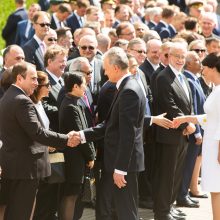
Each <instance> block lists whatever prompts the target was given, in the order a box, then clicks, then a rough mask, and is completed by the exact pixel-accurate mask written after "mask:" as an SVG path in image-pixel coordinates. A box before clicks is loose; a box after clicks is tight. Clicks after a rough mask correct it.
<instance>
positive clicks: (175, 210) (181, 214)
mask: <svg viewBox="0 0 220 220" xmlns="http://www.w3.org/2000/svg"><path fill="white" fill-rule="evenodd" d="M172 213H173V214H174V215H178V216H180V217H186V214H185V213H184V212H183V211H181V210H180V209H176V208H174V207H172V208H171V214H172Z"/></svg>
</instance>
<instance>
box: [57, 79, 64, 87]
mask: <svg viewBox="0 0 220 220" xmlns="http://www.w3.org/2000/svg"><path fill="white" fill-rule="evenodd" d="M58 82H59V84H60V85H61V87H63V86H64V85H63V81H62V80H61V79H59V80H58Z"/></svg>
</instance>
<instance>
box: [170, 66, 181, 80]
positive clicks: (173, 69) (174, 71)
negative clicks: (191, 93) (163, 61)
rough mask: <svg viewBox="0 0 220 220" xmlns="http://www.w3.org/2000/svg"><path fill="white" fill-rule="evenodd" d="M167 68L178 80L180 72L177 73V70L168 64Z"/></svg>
mask: <svg viewBox="0 0 220 220" xmlns="http://www.w3.org/2000/svg"><path fill="white" fill-rule="evenodd" d="M169 67H170V68H171V70H172V71H173V73H174V74H175V76H176V77H177V78H178V79H179V77H178V76H179V75H180V74H181V72H180V71H178V70H177V69H175V68H174V67H173V66H171V65H170V64H169Z"/></svg>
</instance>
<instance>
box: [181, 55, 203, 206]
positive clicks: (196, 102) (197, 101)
mask: <svg viewBox="0 0 220 220" xmlns="http://www.w3.org/2000/svg"><path fill="white" fill-rule="evenodd" d="M200 71H201V62H200V58H199V56H198V54H197V53H196V52H194V51H190V52H188V53H187V57H186V65H185V71H184V72H183V74H184V75H185V76H186V78H187V79H188V82H189V85H190V89H191V92H192V98H193V109H194V114H195V115H200V114H204V109H203V105H204V102H205V99H206V98H205V94H204V92H203V90H202V87H201V85H200V82H199V80H198V78H197V76H196V74H197V73H199V72H200ZM202 134H203V132H202V129H201V127H200V126H199V125H196V131H195V132H194V133H193V134H191V135H190V136H189V146H188V150H187V155H186V160H185V166H184V171H183V180H182V182H181V187H180V190H179V194H178V198H177V205H178V206H185V207H191V208H198V207H199V204H197V203H195V202H194V200H192V199H191V197H190V195H189V193H188V190H189V186H190V182H191V178H192V174H193V170H194V166H195V163H196V160H197V158H200V161H201V155H200V154H201V144H202Z"/></svg>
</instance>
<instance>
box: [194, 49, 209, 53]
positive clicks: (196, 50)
mask: <svg viewBox="0 0 220 220" xmlns="http://www.w3.org/2000/svg"><path fill="white" fill-rule="evenodd" d="M192 51H195V52H196V53H199V52H200V53H205V52H206V50H205V49H193V50H192Z"/></svg>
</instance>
